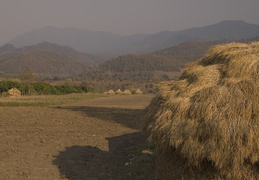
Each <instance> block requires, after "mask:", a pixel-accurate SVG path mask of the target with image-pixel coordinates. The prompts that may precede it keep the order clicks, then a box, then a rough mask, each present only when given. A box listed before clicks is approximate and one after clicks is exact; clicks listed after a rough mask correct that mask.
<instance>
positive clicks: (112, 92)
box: [107, 89, 115, 94]
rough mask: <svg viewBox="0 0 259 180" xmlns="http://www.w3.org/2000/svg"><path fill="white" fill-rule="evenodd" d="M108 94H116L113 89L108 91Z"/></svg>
mask: <svg viewBox="0 0 259 180" xmlns="http://www.w3.org/2000/svg"><path fill="white" fill-rule="evenodd" d="M107 94H115V92H114V91H113V90H112V89H111V90H109V91H107Z"/></svg>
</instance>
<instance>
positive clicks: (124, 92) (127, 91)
mask: <svg viewBox="0 0 259 180" xmlns="http://www.w3.org/2000/svg"><path fill="white" fill-rule="evenodd" d="M122 94H124V95H131V94H132V93H131V92H130V90H128V89H126V90H125V91H123V93H122Z"/></svg>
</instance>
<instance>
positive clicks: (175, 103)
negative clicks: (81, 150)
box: [144, 42, 259, 171]
mask: <svg viewBox="0 0 259 180" xmlns="http://www.w3.org/2000/svg"><path fill="white" fill-rule="evenodd" d="M144 121H145V122H144V130H145V131H146V132H147V133H148V134H149V135H150V138H151V139H152V140H153V141H155V142H156V143H157V146H158V149H160V150H161V151H167V150H168V149H170V148H173V149H176V150H177V151H178V152H180V154H181V155H183V157H185V158H186V159H187V161H188V164H189V165H191V166H195V167H199V166H200V165H201V164H202V162H203V161H204V160H208V161H210V162H212V164H213V166H214V167H215V168H216V169H217V170H219V171H224V170H229V169H232V170H237V169H242V166H243V165H244V164H245V163H249V164H252V165H253V164H255V163H258V162H259V42H254V43H251V44H241V43H231V44H226V45H218V46H214V47H213V48H211V49H210V50H209V51H208V53H207V54H206V55H205V56H204V57H203V58H202V59H200V60H199V61H196V62H193V63H190V64H189V65H188V66H187V68H186V69H185V70H184V72H183V74H182V76H181V77H180V78H179V79H178V80H175V81H172V82H170V83H168V84H167V85H164V86H163V87H162V88H161V91H160V92H159V93H158V95H157V96H156V97H155V98H154V99H153V100H152V102H151V103H150V105H149V106H148V107H147V108H146V109H145V115H144Z"/></svg>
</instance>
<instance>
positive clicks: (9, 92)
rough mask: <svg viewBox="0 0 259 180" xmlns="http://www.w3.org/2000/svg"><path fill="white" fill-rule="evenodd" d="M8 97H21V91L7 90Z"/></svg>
mask: <svg viewBox="0 0 259 180" xmlns="http://www.w3.org/2000/svg"><path fill="white" fill-rule="evenodd" d="M7 93H8V94H9V96H10V97H20V96H21V91H20V90H19V89H17V88H12V89H9V90H8V92H7Z"/></svg>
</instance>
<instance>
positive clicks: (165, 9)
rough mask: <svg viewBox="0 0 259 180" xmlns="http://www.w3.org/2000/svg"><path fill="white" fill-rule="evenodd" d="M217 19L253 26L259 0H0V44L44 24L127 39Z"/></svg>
mask: <svg viewBox="0 0 259 180" xmlns="http://www.w3.org/2000/svg"><path fill="white" fill-rule="evenodd" d="M223 20H244V21H246V22H249V23H253V24H259V0H0V45H1V44H3V43H6V42H8V41H10V40H11V39H13V38H14V37H16V36H17V35H21V34H23V33H25V32H28V31H31V30H33V29H38V28H42V27H45V26H55V27H61V28H63V27H77V28H81V29H87V30H91V31H109V32H113V33H116V34H121V35H130V34H136V33H156V32H160V31H164V30H169V31H176V30H182V29H186V28H191V27H200V26H205V25H210V24H214V23H217V22H220V21H223Z"/></svg>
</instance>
